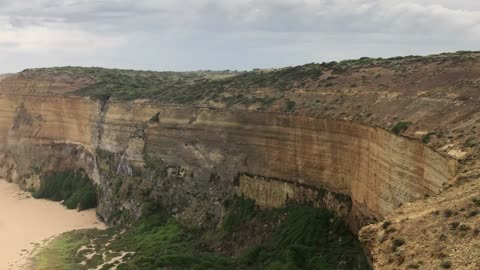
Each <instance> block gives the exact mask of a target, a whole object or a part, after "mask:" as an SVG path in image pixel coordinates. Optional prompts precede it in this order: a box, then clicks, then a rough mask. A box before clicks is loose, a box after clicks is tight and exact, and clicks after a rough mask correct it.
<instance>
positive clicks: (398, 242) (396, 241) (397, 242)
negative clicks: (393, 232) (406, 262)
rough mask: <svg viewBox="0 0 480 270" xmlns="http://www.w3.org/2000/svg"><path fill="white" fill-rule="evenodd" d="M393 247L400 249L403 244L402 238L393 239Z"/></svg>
mask: <svg viewBox="0 0 480 270" xmlns="http://www.w3.org/2000/svg"><path fill="white" fill-rule="evenodd" d="M392 243H393V246H394V247H401V246H403V245H404V244H405V240H404V239H402V238H395V239H393V241H392Z"/></svg>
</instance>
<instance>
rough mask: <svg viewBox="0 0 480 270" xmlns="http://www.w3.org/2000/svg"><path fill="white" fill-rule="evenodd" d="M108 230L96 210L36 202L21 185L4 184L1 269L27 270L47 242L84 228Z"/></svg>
mask: <svg viewBox="0 0 480 270" xmlns="http://www.w3.org/2000/svg"><path fill="white" fill-rule="evenodd" d="M95 227H96V228H105V226H104V224H102V223H101V222H99V221H98V220H97V219H96V217H95V210H93V209H92V210H88V211H82V212H77V211H76V210H67V209H66V208H65V207H64V206H62V205H61V204H60V203H58V202H51V201H46V200H36V199H34V198H32V197H31V195H30V193H28V192H24V191H22V190H21V189H20V188H19V187H18V186H17V185H15V184H10V183H8V182H6V181H4V180H0V269H2V270H4V269H6V270H7V269H8V270H23V269H24V268H25V265H26V263H27V262H28V259H29V258H30V254H31V252H32V251H33V250H34V249H35V247H36V246H38V245H39V244H43V243H44V242H45V241H46V240H47V239H49V238H52V237H53V236H55V235H58V234H61V233H63V232H67V231H71V230H75V229H84V228H95Z"/></svg>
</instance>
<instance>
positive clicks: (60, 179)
mask: <svg viewBox="0 0 480 270" xmlns="http://www.w3.org/2000/svg"><path fill="white" fill-rule="evenodd" d="M33 197H34V198H37V199H49V200H52V201H64V204H65V206H66V207H67V208H68V209H76V208H78V209H79V210H85V209H90V208H94V207H96V206H97V194H96V190H95V186H94V185H93V183H92V181H91V180H90V179H89V178H88V176H87V175H86V173H85V172H84V171H65V172H59V173H53V174H51V175H49V176H48V177H46V178H45V179H44V180H43V181H42V183H41V185H40V189H39V190H38V191H37V192H34V193H33Z"/></svg>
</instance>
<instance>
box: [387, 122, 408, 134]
mask: <svg viewBox="0 0 480 270" xmlns="http://www.w3.org/2000/svg"><path fill="white" fill-rule="evenodd" d="M411 124H412V123H411V122H403V121H401V122H398V123H396V124H395V125H394V126H393V127H392V132H393V133H395V134H397V135H398V134H400V133H401V132H403V131H404V130H406V129H407V128H408V127H409V126H410V125H411Z"/></svg>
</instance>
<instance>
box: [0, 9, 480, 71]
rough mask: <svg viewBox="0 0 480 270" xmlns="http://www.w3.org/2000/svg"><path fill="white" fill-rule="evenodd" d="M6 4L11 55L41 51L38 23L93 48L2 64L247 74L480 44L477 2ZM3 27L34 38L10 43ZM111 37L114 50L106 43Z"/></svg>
mask: <svg viewBox="0 0 480 270" xmlns="http://www.w3.org/2000/svg"><path fill="white" fill-rule="evenodd" d="M0 7H1V9H0V42H4V43H5V44H8V43H9V42H10V43H12V44H13V43H15V44H17V45H18V46H14V47H9V48H8V49H9V52H10V53H11V52H12V50H15V48H17V47H19V48H25V47H27V48H31V47H32V46H34V45H32V44H35V39H36V38H38V37H37V36H36V35H35V33H33V34H32V31H33V30H32V27H34V28H35V29H38V28H40V29H42V31H44V32H46V33H47V34H50V35H52V37H54V38H56V39H58V40H62V42H64V39H68V38H69V37H68V36H65V34H64V33H68V32H69V31H71V30H72V31H73V30H75V31H76V32H75V33H77V34H82V33H83V36H85V38H87V39H89V40H90V39H91V44H92V46H91V48H87V49H88V50H83V51H81V52H80V51H78V52H76V53H75V52H72V51H69V52H68V54H67V53H65V54H61V53H52V51H54V52H56V51H57V50H55V48H53V47H52V48H51V49H50V50H49V48H48V47H45V48H44V47H42V50H43V51H41V52H35V53H34V54H30V53H31V52H30V51H29V52H28V53H29V54H28V57H26V56H25V55H26V52H24V51H21V50H20V49H18V50H16V51H15V53H11V54H9V55H8V56H5V55H3V56H2V55H1V54H2V49H7V48H6V47H5V46H1V45H0V60H3V61H8V62H9V63H15V64H11V66H13V65H24V66H32V65H38V66H43V65H76V64H78V65H105V66H113V67H126V68H128V67H136V68H149V69H182V70H183V69H201V68H209V69H218V68H231V69H245V68H254V67H271V66H283V65H292V64H301V63H305V62H312V61H324V60H338V59H342V58H351V57H360V56H394V55H400V54H428V53H435V52H442V51H447V50H461V49H476V47H477V46H478V42H479V41H480V2H477V1H471V0H456V1H451V0H405V1H398V0H250V1H247V0H183V1H178V0H137V1H134V0H64V1H61V0H32V1H11V0H10V1H5V0H0ZM2 23H3V27H2ZM2 29H3V31H10V32H9V35H6V36H7V37H10V39H12V37H15V36H20V37H23V36H25V38H24V39H25V40H26V41H24V40H23V39H22V38H18V39H13V40H6V41H4V40H1V38H2ZM58 29H60V30H62V31H59V32H58V33H57V32H54V30H58ZM49 31H50V32H51V33H50V32H49ZM17 33H18V34H19V35H17ZM22 33H23V34H24V35H20V34H22ZM25 33H26V34H25ZM59 33H60V34H59ZM27 34H28V35H27ZM59 35H62V36H60V37H59ZM109 39H112V40H114V41H108V40H109ZM105 40H107V41H108V42H106V43H107V44H109V45H108V46H109V47H108V48H105V46H96V45H97V44H98V43H100V42H101V41H105ZM115 40H126V42H125V43H120V42H119V43H118V44H117V43H116V42H115ZM23 43H28V45H29V46H21V45H22V44H23ZM64 43H65V42H64ZM64 43H62V44H64ZM42 44H47V45H48V46H49V44H54V42H50V43H46V42H43V43H42ZM47 45H44V46H47ZM52 46H53V45H52ZM7 47H8V46H7ZM15 59H20V61H18V63H16V61H15ZM28 59H31V60H28ZM28 61H31V62H28ZM0 62H1V61H0ZM3 63H5V62H3ZM2 69H3V70H9V69H10V68H9V67H1V66H0V71H1V70H2Z"/></svg>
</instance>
